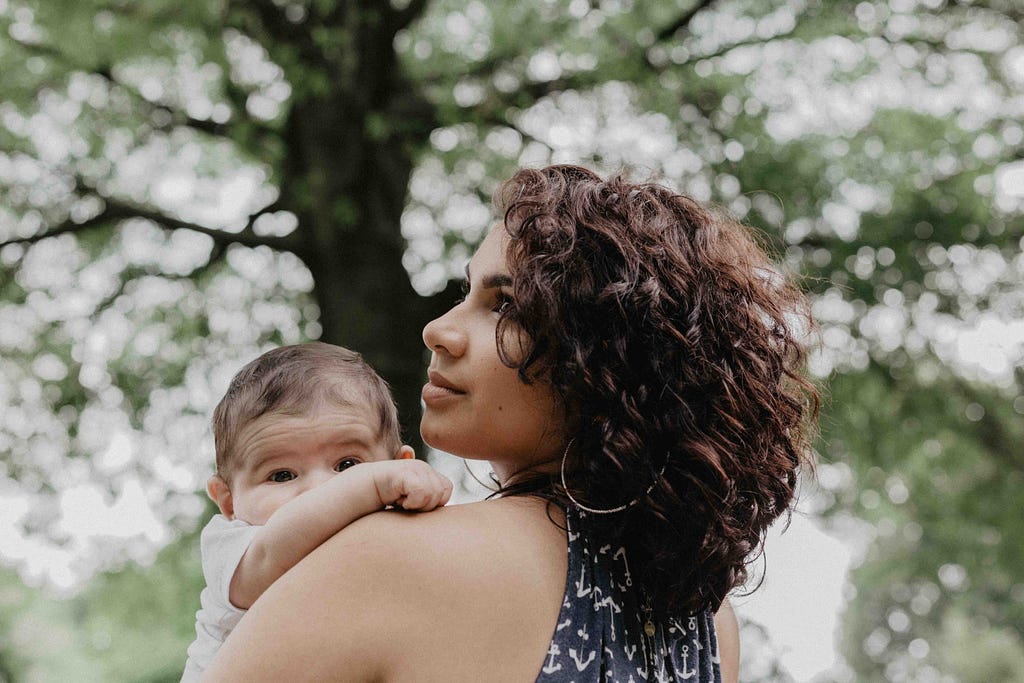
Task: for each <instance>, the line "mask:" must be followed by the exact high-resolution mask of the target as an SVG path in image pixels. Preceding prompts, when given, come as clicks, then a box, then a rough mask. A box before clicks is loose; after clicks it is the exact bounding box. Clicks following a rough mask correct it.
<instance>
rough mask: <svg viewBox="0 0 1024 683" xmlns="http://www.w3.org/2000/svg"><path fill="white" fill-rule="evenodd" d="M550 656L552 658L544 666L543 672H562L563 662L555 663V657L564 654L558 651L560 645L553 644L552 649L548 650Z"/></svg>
mask: <svg viewBox="0 0 1024 683" xmlns="http://www.w3.org/2000/svg"><path fill="white" fill-rule="evenodd" d="M548 654H549V655H550V657H548V663H547V664H545V665H544V668H543V669H542V671H543V672H544V673H546V674H553V673H555V672H556V671H561V670H562V664H561V662H559V663H558V664H556V663H555V656H556V655H560V654H562V651H561V650H559V649H558V643H551V649H549V650H548Z"/></svg>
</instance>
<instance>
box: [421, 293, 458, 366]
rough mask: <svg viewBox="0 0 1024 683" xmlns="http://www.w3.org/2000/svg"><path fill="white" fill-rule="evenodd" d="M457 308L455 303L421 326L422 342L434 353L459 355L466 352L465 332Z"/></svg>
mask: <svg viewBox="0 0 1024 683" xmlns="http://www.w3.org/2000/svg"><path fill="white" fill-rule="evenodd" d="M458 309H459V304H456V305H455V306H454V307H452V309H451V310H449V311H448V312H447V313H445V314H444V315H442V316H441V317H440V318H435V319H433V320H431V321H430V322H429V323H427V324H426V325H425V326H424V327H423V343H424V344H425V345H426V347H427V348H428V349H430V350H431V351H433V352H434V353H441V354H444V355H448V356H454V357H459V356H461V355H463V354H464V353H465V352H466V333H465V330H463V329H462V325H461V324H460V322H459V318H458Z"/></svg>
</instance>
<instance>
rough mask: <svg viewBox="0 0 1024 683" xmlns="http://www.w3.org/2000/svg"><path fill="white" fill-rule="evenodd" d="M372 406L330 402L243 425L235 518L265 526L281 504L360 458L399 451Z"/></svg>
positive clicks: (236, 470) (235, 472)
mask: <svg viewBox="0 0 1024 683" xmlns="http://www.w3.org/2000/svg"><path fill="white" fill-rule="evenodd" d="M379 424H380V422H379V420H378V419H376V416H374V415H372V414H371V411H369V410H360V409H358V408H341V407H337V406H326V407H324V408H322V409H321V410H319V411H318V412H315V413H310V414H308V415H302V416H294V415H282V414H280V413H267V414H266V415H261V416H260V417H259V418H257V419H255V420H253V421H252V422H250V423H249V424H247V425H245V427H243V428H242V430H241V432H240V433H239V435H238V446H237V448H238V450H237V453H238V456H237V460H236V463H235V465H234V468H233V472H232V475H231V485H230V486H231V499H232V502H233V505H234V518H235V519H241V520H244V521H246V522H249V523H250V524H265V523H266V522H267V519H268V518H269V517H270V515H272V514H273V513H274V512H275V511H276V510H277V509H278V508H279V507H281V506H282V505H284V504H285V503H287V502H288V501H289V500H291V499H292V498H295V497H296V496H298V495H299V494H301V493H304V492H306V491H308V490H310V489H311V488H314V487H316V486H319V485H320V484H322V483H324V482H325V481H327V480H328V479H330V478H331V477H333V476H335V475H336V474H338V472H341V471H343V470H345V469H348V468H349V467H352V466H353V465H356V464H358V463H361V462H371V461H376V460H390V459H392V458H393V457H394V456H395V454H394V453H392V452H390V449H389V448H388V447H387V446H385V445H384V443H383V442H382V440H381V439H380V438H379V436H378V433H377V431H378V425H379Z"/></svg>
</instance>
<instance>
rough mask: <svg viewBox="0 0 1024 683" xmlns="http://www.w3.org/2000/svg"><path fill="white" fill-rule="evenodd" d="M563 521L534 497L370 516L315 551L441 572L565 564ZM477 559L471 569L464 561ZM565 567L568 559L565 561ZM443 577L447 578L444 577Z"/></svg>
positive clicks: (557, 512) (555, 511) (432, 572)
mask: <svg viewBox="0 0 1024 683" xmlns="http://www.w3.org/2000/svg"><path fill="white" fill-rule="evenodd" d="M563 520H564V518H563V516H562V513H561V511H560V510H559V509H558V508H556V507H551V508H550V509H549V508H548V506H547V504H546V503H545V501H542V500H539V499H534V498H503V499H497V500H489V501H483V502H479V503H466V504H462V505H451V506H447V507H443V508H439V509H437V510H434V511H431V512H426V513H419V512H414V513H406V512H395V511H388V512H383V513H378V514H373V515H368V516H366V517H363V518H362V519H360V520H358V521H357V522H355V523H353V524H351V525H350V526H349V527H347V528H345V529H343V530H342V531H341V532H339V533H338V534H336V535H335V536H334V537H333V538H331V539H330V540H328V541H327V542H326V543H324V545H323V546H321V548H320V550H318V551H317V552H323V553H326V554H339V555H340V554H344V553H349V552H358V553H360V555H362V556H363V558H364V560H371V559H372V556H374V555H378V556H379V557H380V558H381V559H387V560H389V561H390V562H394V561H396V558H401V559H400V560H399V561H400V563H401V564H402V566H404V567H405V568H406V569H408V570H416V571H422V572H425V573H428V574H438V573H440V572H441V569H440V568H441V567H447V566H449V565H459V566H460V567H465V568H467V569H471V570H472V569H474V568H477V569H479V568H480V567H481V566H483V565H488V564H489V565H495V566H496V567H495V569H500V568H501V567H506V566H509V565H517V564H520V563H522V564H530V563H536V561H537V560H538V559H542V558H543V556H545V555H551V556H552V557H553V558H557V559H558V560H560V561H562V560H564V558H563V557H562V556H563V555H564V554H565V531H564V521H563ZM467 557H472V558H473V563H472V565H471V566H468V567H467V566H466V564H465V563H464V562H462V560H463V559H465V558H467ZM562 564H563V565H564V561H563V562H562ZM440 578H442V579H443V578H444V577H443V576H442V577H440Z"/></svg>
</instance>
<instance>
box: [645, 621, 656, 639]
mask: <svg viewBox="0 0 1024 683" xmlns="http://www.w3.org/2000/svg"><path fill="white" fill-rule="evenodd" d="M644 633H646V634H647V637H648V638H653V637H654V622H653V621H651V620H650V619H648V620H647V623H646V624H644Z"/></svg>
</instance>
